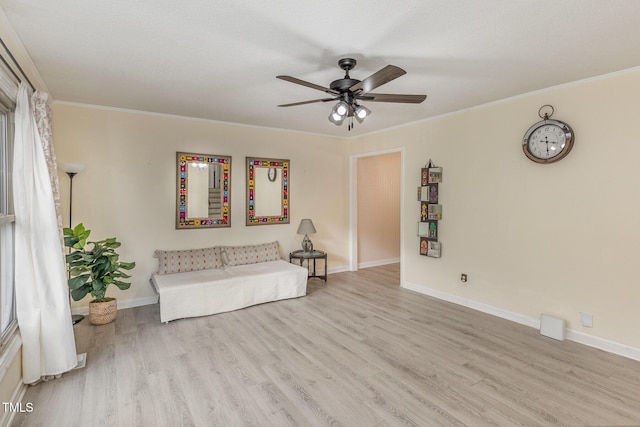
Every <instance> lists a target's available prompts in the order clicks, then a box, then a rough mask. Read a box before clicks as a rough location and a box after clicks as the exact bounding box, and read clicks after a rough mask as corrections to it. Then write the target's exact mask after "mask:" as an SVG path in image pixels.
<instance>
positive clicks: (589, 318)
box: [580, 312, 593, 328]
mask: <svg viewBox="0 0 640 427" xmlns="http://www.w3.org/2000/svg"><path fill="white" fill-rule="evenodd" d="M580 323H581V324H582V326H584V327H585V328H593V314H591V313H582V312H580Z"/></svg>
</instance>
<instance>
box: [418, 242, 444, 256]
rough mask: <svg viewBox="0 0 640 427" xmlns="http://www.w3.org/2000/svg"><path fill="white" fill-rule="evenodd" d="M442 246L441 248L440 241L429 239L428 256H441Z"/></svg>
mask: <svg viewBox="0 0 640 427" xmlns="http://www.w3.org/2000/svg"><path fill="white" fill-rule="evenodd" d="M421 243H422V242H421ZM440 248H441V246H440V242H436V241H433V240H427V256H430V257H432V258H440V254H441V250H440Z"/></svg>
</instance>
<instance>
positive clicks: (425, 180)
mask: <svg viewBox="0 0 640 427" xmlns="http://www.w3.org/2000/svg"><path fill="white" fill-rule="evenodd" d="M428 183H429V168H422V178H421V179H420V185H422V186H424V185H427V184H428Z"/></svg>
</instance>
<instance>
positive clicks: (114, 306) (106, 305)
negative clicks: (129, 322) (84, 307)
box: [89, 298, 118, 325]
mask: <svg viewBox="0 0 640 427" xmlns="http://www.w3.org/2000/svg"><path fill="white" fill-rule="evenodd" d="M117 313H118V301H117V300H116V299H115V298H112V299H111V300H109V301H105V302H90V303H89V321H90V322H91V324H92V325H106V324H107V323H111V322H113V321H114V320H115V319H116V314H117Z"/></svg>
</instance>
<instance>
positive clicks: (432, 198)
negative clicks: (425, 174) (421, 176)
mask: <svg viewBox="0 0 640 427" xmlns="http://www.w3.org/2000/svg"><path fill="white" fill-rule="evenodd" d="M428 187H429V203H438V184H429V185H428Z"/></svg>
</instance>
